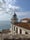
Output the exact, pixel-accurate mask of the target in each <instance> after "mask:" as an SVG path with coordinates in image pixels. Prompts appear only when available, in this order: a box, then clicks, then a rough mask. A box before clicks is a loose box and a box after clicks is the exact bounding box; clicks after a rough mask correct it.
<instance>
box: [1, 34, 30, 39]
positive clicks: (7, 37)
mask: <svg viewBox="0 0 30 40" xmlns="http://www.w3.org/2000/svg"><path fill="white" fill-rule="evenodd" d="M0 40H30V34H28V35H23V34H21V35H18V34H17V35H12V34H0Z"/></svg>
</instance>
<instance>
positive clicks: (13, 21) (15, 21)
mask: <svg viewBox="0 0 30 40" xmlns="http://www.w3.org/2000/svg"><path fill="white" fill-rule="evenodd" d="M17 22H18V18H17V15H16V13H15V12H14V15H13V17H12V19H11V31H12V34H14V32H13V30H14V24H16V23H17Z"/></svg>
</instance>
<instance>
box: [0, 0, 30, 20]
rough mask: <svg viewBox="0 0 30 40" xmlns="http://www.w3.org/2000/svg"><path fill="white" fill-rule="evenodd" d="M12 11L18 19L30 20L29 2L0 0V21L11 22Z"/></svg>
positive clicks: (24, 0)
mask: <svg viewBox="0 0 30 40" xmlns="http://www.w3.org/2000/svg"><path fill="white" fill-rule="evenodd" d="M14 11H15V13H16V14H17V17H18V19H22V18H30V0H0V20H11V18H12V16H13V14H14Z"/></svg>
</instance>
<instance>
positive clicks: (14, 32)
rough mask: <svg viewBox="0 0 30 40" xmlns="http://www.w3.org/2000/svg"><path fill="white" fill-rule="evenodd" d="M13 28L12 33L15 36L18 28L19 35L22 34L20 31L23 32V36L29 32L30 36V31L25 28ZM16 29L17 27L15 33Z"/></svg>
mask: <svg viewBox="0 0 30 40" xmlns="http://www.w3.org/2000/svg"><path fill="white" fill-rule="evenodd" d="M12 26H13V27H11V28H12V33H13V34H16V28H18V34H20V29H21V30H22V34H25V32H28V34H30V30H27V29H25V28H22V27H18V26H15V25H12ZM14 27H15V31H14Z"/></svg>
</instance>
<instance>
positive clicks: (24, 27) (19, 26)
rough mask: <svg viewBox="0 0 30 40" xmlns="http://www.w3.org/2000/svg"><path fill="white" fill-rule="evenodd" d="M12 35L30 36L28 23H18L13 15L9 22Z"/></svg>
mask: <svg viewBox="0 0 30 40" xmlns="http://www.w3.org/2000/svg"><path fill="white" fill-rule="evenodd" d="M11 31H12V34H15V35H16V34H30V23H25V22H18V20H17V15H16V14H15V13H14V15H13V18H12V22H11Z"/></svg>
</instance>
